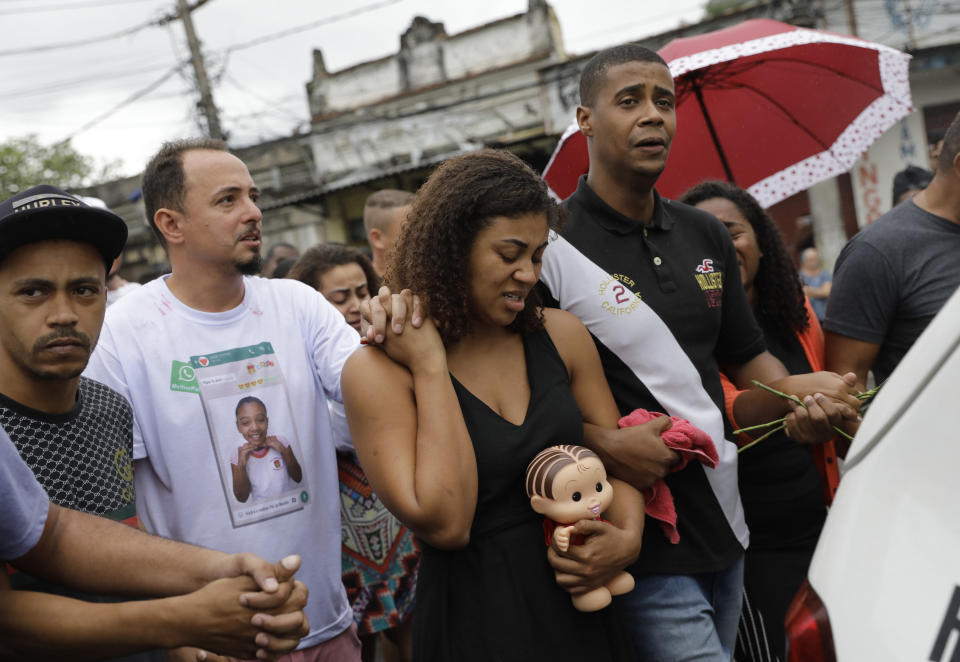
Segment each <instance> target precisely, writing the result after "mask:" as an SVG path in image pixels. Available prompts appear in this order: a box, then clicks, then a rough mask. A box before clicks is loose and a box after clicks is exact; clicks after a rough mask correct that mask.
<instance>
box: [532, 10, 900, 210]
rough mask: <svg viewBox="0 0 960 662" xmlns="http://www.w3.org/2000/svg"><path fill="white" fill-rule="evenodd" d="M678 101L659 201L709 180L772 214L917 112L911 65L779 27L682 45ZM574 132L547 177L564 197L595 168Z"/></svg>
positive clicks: (877, 50) (748, 26) (735, 31)
mask: <svg viewBox="0 0 960 662" xmlns="http://www.w3.org/2000/svg"><path fill="white" fill-rule="evenodd" d="M660 55H661V56H662V57H663V59H664V60H666V61H667V63H668V65H669V66H670V72H671V74H672V75H673V78H674V83H675V85H676V91H677V134H676V137H675V138H674V140H673V144H672V145H671V147H670V155H669V158H668V160H667V167H666V170H664V173H663V175H661V177H660V179H659V181H658V182H657V189H658V190H659V191H660V193H661V194H662V195H664V196H666V197H669V198H675V197H678V196H679V195H680V194H682V193H683V192H684V191H685V190H687V189H688V188H689V187H691V186H693V185H694V184H696V183H698V182H700V181H702V180H705V179H725V180H728V181H732V182H734V183H735V184H737V185H738V186H741V187H743V188H746V189H748V190H749V191H750V192H751V193H752V194H753V195H754V196H755V197H756V198H757V199H758V200H759V201H760V203H761V204H762V205H763V206H765V207H768V206H770V205H772V204H774V203H776V202H779V201H780V200H783V199H784V198H787V197H789V196H790V195H793V194H794V193H796V192H798V191H802V190H805V189H807V188H809V187H810V186H812V185H813V184H816V183H817V182H820V181H823V180H825V179H828V178H830V177H834V176H836V175H839V174H841V173H844V172H847V171H848V170H849V169H850V168H851V167H852V166H853V164H854V162H856V160H857V159H858V158H859V157H860V155H861V154H862V153H863V152H864V151H866V149H867V148H868V147H869V146H870V145H871V144H873V142H874V141H875V140H876V139H877V138H879V137H880V135H881V134H883V132H884V131H886V130H887V129H888V128H890V127H891V126H892V125H893V124H894V123H896V122H897V121H898V120H899V119H901V118H902V117H904V116H906V115H907V114H908V113H910V112H911V110H912V107H911V105H912V102H911V99H910V84H909V79H908V65H909V60H910V56H908V55H906V54H904V53H901V52H899V51H897V50H894V49H892V48H889V47H887V46H883V45H880V44H874V43H870V42H867V41H863V40H861V39H856V38H854V37H849V36H846V35H839V34H832V33H829V32H823V31H818V30H810V29H806V28H798V27H795V26H792V25H788V24H786V23H780V22H778V21H772V20H768V19H757V20H751V21H745V22H743V23H741V24H739V25H736V26H734V27H731V28H726V29H724V30H718V31H716V32H711V33H707V34H703V35H699V36H696V37H687V38H683V39H676V40H674V41H672V42H670V43H669V44H667V45H666V46H664V47H663V49H661V50H660ZM575 127H576V125H575V124H574V125H573V127H571V129H568V131H567V132H566V133H565V134H564V138H563V139H562V140H561V143H560V145H558V147H557V150H556V152H555V153H554V157H553V158H552V159H551V161H550V163H549V164H548V166H547V169H546V170H545V171H544V178H545V179H546V180H547V183H548V184H549V185H550V187H551V189H552V190H553V191H554V192H555V193H556V194H557V195H558V196H559V197H561V198H565V197H566V196H567V195H569V194H570V193H572V192H573V190H574V189H575V188H576V178H577V177H578V176H579V175H580V174H583V173H585V172H586V170H587V165H588V161H587V156H586V140H585V138H584V137H583V135H582V134H581V133H580V132H579V131H577V130H576V128H575Z"/></svg>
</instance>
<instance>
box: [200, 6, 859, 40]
mask: <svg viewBox="0 0 960 662" xmlns="http://www.w3.org/2000/svg"><path fill="white" fill-rule="evenodd" d="M181 1H182V0H181ZM843 4H844V5H846V7H847V25H848V26H849V28H850V34H852V35H853V36H854V37H856V36H857V14H856V12H854V11H853V0H844V2H843Z"/></svg>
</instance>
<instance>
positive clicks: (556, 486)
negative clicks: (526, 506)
mask: <svg viewBox="0 0 960 662" xmlns="http://www.w3.org/2000/svg"><path fill="white" fill-rule="evenodd" d="M583 467H585V468H586V471H581V470H580V469H581V468H583ZM611 501H613V488H612V487H611V486H610V483H609V482H607V472H606V470H604V468H603V463H602V462H601V461H600V460H599V459H598V458H595V457H588V458H585V459H584V460H583V461H582V462H581V463H580V467H578V466H577V465H576V464H570V465H567V466H565V467H564V468H563V469H561V470H560V471H559V472H558V473H557V475H556V476H555V477H554V479H553V499H552V500H551V499H544V501H543V504H542V507H543V514H544V515H546V516H547V517H549V518H550V519H552V520H553V521H555V522H559V523H561V524H572V523H574V522H576V521H578V520H582V519H594V518H596V517H599V515H600V513H602V512H604V511H605V510H606V509H607V508H609V507H610V502H611Z"/></svg>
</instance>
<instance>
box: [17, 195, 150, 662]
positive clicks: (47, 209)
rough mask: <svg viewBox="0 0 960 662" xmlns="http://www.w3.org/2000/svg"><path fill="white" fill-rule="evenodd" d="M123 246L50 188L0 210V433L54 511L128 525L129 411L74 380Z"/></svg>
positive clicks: (103, 218) (109, 227) (120, 227)
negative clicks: (5, 434)
mask: <svg viewBox="0 0 960 662" xmlns="http://www.w3.org/2000/svg"><path fill="white" fill-rule="evenodd" d="M126 240H127V226H126V223H124V221H123V220H122V219H121V218H119V217H118V216H116V215H114V214H112V213H110V212H109V211H107V210H105V209H100V208H98V207H94V206H90V205H88V204H87V203H86V202H84V201H83V200H81V199H80V198H78V197H75V196H73V195H70V194H68V193H66V192H65V191H61V190H60V189H57V188H55V187H53V186H36V187H34V188H31V189H29V190H27V191H24V192H23V193H20V194H18V195H15V196H13V197H11V198H10V199H9V200H6V201H5V202H4V203H3V204H2V205H0V371H2V374H3V375H4V379H3V382H2V384H0V425H2V426H3V427H4V428H5V429H6V430H7V431H8V433H9V434H10V438H11V440H12V441H13V443H14V445H15V446H16V448H17V450H18V451H19V452H20V455H21V457H23V459H24V461H25V462H26V463H27V465H28V466H29V467H30V469H31V470H32V471H33V473H34V475H35V476H36V477H37V480H38V481H39V482H40V484H41V485H42V486H43V488H44V489H45V490H46V491H47V493H48V494H49V495H50V498H51V500H52V501H53V502H54V503H56V504H57V505H59V506H63V507H66V508H73V509H76V510H80V511H83V512H87V513H92V514H95V515H101V516H103V517H107V518H109V519H113V520H118V521H126V522H128V523H130V524H132V525H135V524H136V505H135V503H134V487H133V464H132V454H133V414H132V412H131V411H130V405H129V404H128V403H127V401H126V400H124V399H123V397H121V396H120V395H119V394H118V393H117V392H116V391H114V390H113V389H110V388H108V387H106V386H104V385H103V384H101V383H99V382H95V381H93V380H91V379H87V378H85V377H81V376H80V373H81V372H83V369H84V368H85V367H86V365H87V360H88V359H89V358H90V353H91V352H92V351H93V347H94V345H96V343H97V338H98V337H99V335H100V326H101V325H102V324H103V315H104V311H105V309H106V284H105V278H106V274H107V271H108V270H109V268H110V265H111V264H112V263H113V261H114V260H115V259H116V258H117V257H118V256H119V255H120V253H121V251H122V250H123V246H124V244H125V243H126ZM11 582H12V584H13V586H14V587H15V588H31V589H41V590H47V591H49V592H56V593H64V590H63V589H62V588H60V587H58V586H52V585H46V584H41V583H39V582H37V581H36V580H34V579H33V578H31V577H29V576H27V575H24V574H15V575H12V576H11ZM71 595H72V594H71ZM77 597H81V596H77ZM142 658H143V659H147V656H146V655H144V656H142Z"/></svg>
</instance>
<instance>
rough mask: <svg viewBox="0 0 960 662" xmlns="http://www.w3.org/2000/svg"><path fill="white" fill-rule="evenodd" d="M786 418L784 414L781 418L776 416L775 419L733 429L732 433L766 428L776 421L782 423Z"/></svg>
mask: <svg viewBox="0 0 960 662" xmlns="http://www.w3.org/2000/svg"><path fill="white" fill-rule="evenodd" d="M786 420H787V418H786V416H784V417H783V418H778V419H776V420H775V421H767V422H766V423H758V424H757V425H751V426H750V427H747V428H740V429H739V430H734V431H733V434H740V433H741V432H751V431H753V430H760V429H761V428H767V427H770V426H771V425H776V424H777V423H783V422H785V421H786Z"/></svg>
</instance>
